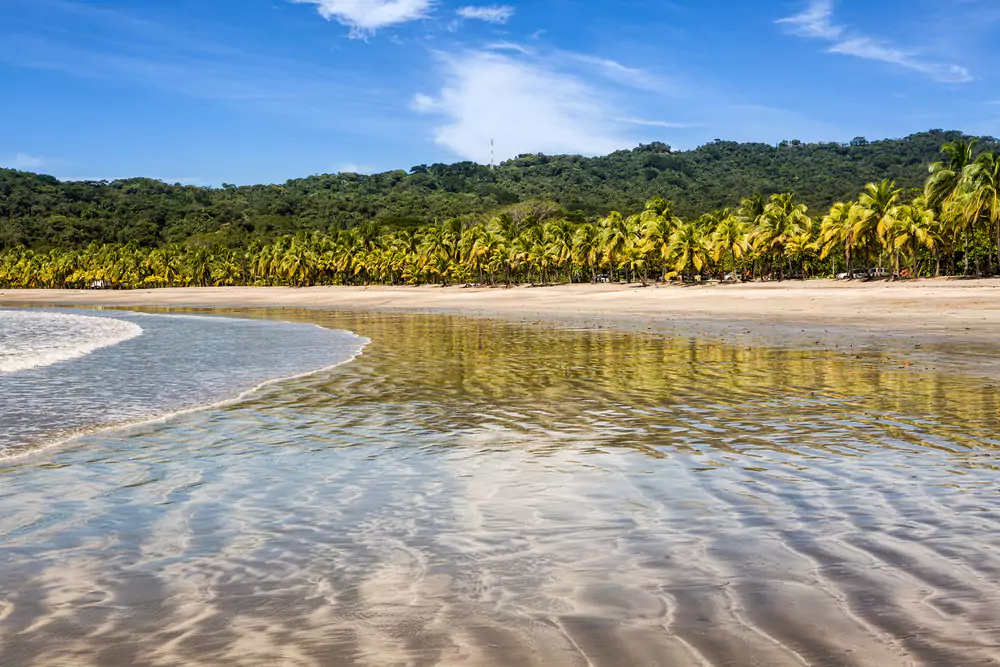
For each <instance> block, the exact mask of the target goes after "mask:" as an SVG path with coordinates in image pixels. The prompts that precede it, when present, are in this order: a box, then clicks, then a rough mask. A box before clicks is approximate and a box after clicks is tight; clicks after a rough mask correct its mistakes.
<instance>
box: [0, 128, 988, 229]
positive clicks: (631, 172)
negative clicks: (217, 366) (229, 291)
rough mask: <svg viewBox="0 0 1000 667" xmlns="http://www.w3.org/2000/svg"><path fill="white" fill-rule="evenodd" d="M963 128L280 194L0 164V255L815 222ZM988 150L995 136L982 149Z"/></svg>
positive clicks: (340, 183) (550, 159) (922, 161)
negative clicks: (645, 217)
mask: <svg viewBox="0 0 1000 667" xmlns="http://www.w3.org/2000/svg"><path fill="white" fill-rule="evenodd" d="M963 136H965V135H963V134H962V133H961V132H945V131H941V130H934V131H931V132H924V133H920V134H914V135H911V136H909V137H906V138H905V139H887V140H883V141H874V142H870V143H869V142H867V141H865V140H863V139H860V138H858V139H855V140H854V141H852V142H850V143H849V144H846V145H845V144H838V143H826V144H802V143H798V142H787V143H782V144H781V145H779V146H770V145H767V144H752V143H751V144H739V143H734V142H725V141H716V142H713V143H710V144H707V145H705V146H701V147H700V148H697V149H694V150H691V151H683V152H672V151H671V150H670V147H669V146H667V145H666V144H662V143H653V144H648V145H642V146H639V147H638V148H636V149H633V150H627V151H617V152H615V153H612V154H611V155H608V156H604V157H596V158H585V157H579V156H569V155H559V156H547V155H524V156H520V157H518V158H517V159H514V160H509V161H507V162H505V163H503V164H501V165H500V166H498V167H497V168H496V170H495V171H492V172H491V171H490V169H489V167H484V166H482V165H477V164H474V163H471V162H460V163H458V164H453V165H444V164H434V165H419V166H416V167H413V168H411V169H410V170H409V172H407V171H402V170H400V171H390V172H385V173H382V174H375V175H372V176H364V175H358V174H346V173H344V174H327V175H321V176H310V177H308V178H302V179H296V180H291V181H288V182H287V183H285V184H283V185H253V186H241V187H236V186H231V185H224V186H223V187H221V188H201V187H194V186H181V185H169V184H165V183H162V182H160V181H155V180H150V179H144V178H134V179H126V180H118V181H111V182H60V181H58V180H56V179H55V178H52V177H50V176H42V175H36V174H31V173H27V172H20V171H14V170H9V169H0V248H4V247H12V246H16V245H27V246H32V247H39V248H44V247H51V246H80V245H84V244H87V243H90V242H91V241H97V242H100V243H127V242H132V241H134V242H136V243H138V244H139V245H143V246H153V245H161V244H163V243H170V242H180V241H185V240H189V239H191V238H192V237H195V238H194V239H193V240H195V241H196V242H205V243H216V242H217V243H222V244H225V245H231V246H236V245H242V244H246V243H248V242H250V241H251V239H252V238H254V237H256V238H259V239H261V240H268V239H270V238H273V237H275V236H278V235H282V234H288V233H294V232H297V231H300V230H313V229H319V230H324V231H328V230H330V229H337V228H349V227H353V226H355V225H358V224H362V223H365V222H370V221H372V222H376V223H379V224H381V225H383V226H394V227H402V226H411V225H418V224H424V223H427V222H433V221H435V220H439V221H443V220H446V219H449V218H455V217H461V216H466V215H470V214H472V215H475V214H482V213H487V212H489V211H491V210H494V209H496V208H498V207H500V206H503V205H505V204H510V203H513V202H517V201H522V200H526V199H546V200H553V201H555V202H558V203H559V204H560V205H561V206H562V207H563V208H565V209H566V210H567V211H568V212H569V215H570V217H571V218H576V219H588V218H595V217H597V216H600V215H603V214H605V213H607V212H608V211H610V210H620V211H624V212H629V211H635V210H637V209H641V207H642V204H643V202H645V201H646V200H648V199H649V198H651V197H652V196H654V195H659V196H662V197H665V198H667V199H672V200H674V202H675V204H676V206H675V211H676V212H677V213H678V214H680V215H682V216H696V215H700V214H701V213H704V212H706V211H710V210H712V209H716V208H721V207H724V206H734V205H736V204H737V203H738V202H739V201H740V199H741V198H743V197H745V196H748V195H750V194H754V193H761V194H770V193H774V192H786V191H790V192H794V193H795V194H796V195H797V197H798V198H799V199H800V200H801V201H802V202H804V203H806V204H808V205H809V207H810V209H812V210H813V211H814V212H815V213H817V214H818V213H820V212H823V211H824V210H825V209H826V208H828V207H829V206H830V205H831V204H832V203H833V202H834V201H837V200H842V199H850V198H853V197H856V196H857V194H858V191H860V190H861V189H862V188H863V187H864V185H865V184H866V183H869V182H872V181H880V180H882V179H884V178H891V179H894V180H895V181H896V184H897V185H898V186H900V187H904V188H911V187H912V188H917V187H921V186H922V185H923V183H924V180H925V178H926V176H927V166H928V164H929V163H930V162H932V161H934V160H937V159H940V153H939V151H940V148H941V145H942V144H943V143H945V142H947V141H951V140H954V139H958V138H961V137H963ZM978 146H979V150H994V149H995V148H996V140H995V139H993V138H984V139H981V140H980V143H979V145H978Z"/></svg>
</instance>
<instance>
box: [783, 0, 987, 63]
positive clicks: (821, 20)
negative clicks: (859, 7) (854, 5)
mask: <svg viewBox="0 0 1000 667" xmlns="http://www.w3.org/2000/svg"><path fill="white" fill-rule="evenodd" d="M834 5H835V0H810V3H809V6H808V7H807V8H806V9H805V11H803V12H802V13H801V14H797V15H795V16H790V17H788V18H783V19H779V20H778V21H777V23H780V24H784V25H787V26H788V29H789V31H790V32H791V33H792V34H795V35H799V36H801V37H809V38H813V39H822V40H825V41H827V42H830V43H831V45H830V48H829V49H828V50H829V52H830V53H839V54H842V55H847V56H855V57H857V58H865V59H867V60H878V61H881V62H886V63H892V64H894V65H899V66H901V67H905V68H907V69H911V70H914V71H916V72H921V73H923V74H927V75H929V76H931V77H932V78H934V79H936V80H938V81H942V82H945V83H967V82H969V81H972V75H971V74H970V72H969V70H968V69H966V68H965V67H962V66H961V65H955V64H952V63H945V62H936V61H932V60H924V59H923V58H921V57H919V55H918V54H916V53H913V52H910V51H904V50H902V49H899V48H896V47H894V46H891V45H889V44H886V43H885V42H882V41H880V40H878V39H875V38H873V37H868V36H866V35H860V34H850V33H849V31H848V28H847V27H846V26H843V25H837V24H836V23H834V21H833V9H834Z"/></svg>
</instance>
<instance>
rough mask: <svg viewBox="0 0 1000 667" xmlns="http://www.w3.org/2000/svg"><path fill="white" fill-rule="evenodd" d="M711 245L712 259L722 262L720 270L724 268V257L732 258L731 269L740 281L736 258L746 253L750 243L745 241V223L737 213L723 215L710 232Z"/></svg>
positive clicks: (741, 257)
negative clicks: (712, 249) (712, 250)
mask: <svg viewBox="0 0 1000 667" xmlns="http://www.w3.org/2000/svg"><path fill="white" fill-rule="evenodd" d="M712 247H713V248H714V250H715V253H714V256H713V259H714V260H715V261H717V262H720V261H721V262H722V270H723V271H725V270H726V257H727V256H728V257H729V258H730V259H731V260H732V265H731V266H732V270H733V272H734V273H735V274H736V275H737V282H740V281H742V278H741V277H740V275H739V267H737V266H736V262H737V261H738V260H742V259H743V257H744V256H745V255H746V253H747V250H748V249H749V247H750V244H749V243H748V242H747V223H746V222H745V220H744V218H743V217H742V216H740V215H738V214H728V215H725V216H723V217H722V218H721V219H720V220H719V221H718V223H717V224H716V226H715V230H714V231H713V232H712Z"/></svg>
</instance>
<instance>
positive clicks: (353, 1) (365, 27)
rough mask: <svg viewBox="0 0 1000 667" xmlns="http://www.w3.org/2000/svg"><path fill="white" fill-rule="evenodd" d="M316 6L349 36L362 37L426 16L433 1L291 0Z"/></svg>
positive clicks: (324, 16) (323, 15)
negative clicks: (348, 30)
mask: <svg viewBox="0 0 1000 667" xmlns="http://www.w3.org/2000/svg"><path fill="white" fill-rule="evenodd" d="M290 1H291V2H295V3H299V4H310V5H317V8H318V10H319V13H320V15H321V16H322V17H323V18H325V19H326V20H328V21H331V20H336V21H338V22H340V23H341V24H343V25H346V26H348V27H349V28H350V29H351V36H353V37H363V36H365V35H370V34H372V33H374V32H375V31H376V30H378V29H379V28H385V27H387V26H391V25H399V24H401V23H408V22H410V21H415V20H417V19H422V18H425V17H426V16H427V15H428V13H429V12H430V10H431V8H432V7H433V6H434V0H290Z"/></svg>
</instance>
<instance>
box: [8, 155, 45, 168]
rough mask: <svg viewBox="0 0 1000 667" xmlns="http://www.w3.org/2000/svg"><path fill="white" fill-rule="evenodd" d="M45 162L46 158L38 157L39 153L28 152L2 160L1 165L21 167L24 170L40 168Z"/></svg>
mask: <svg viewBox="0 0 1000 667" xmlns="http://www.w3.org/2000/svg"><path fill="white" fill-rule="evenodd" d="M44 164H45V158H41V157H38V156H37V155H28V154H27V153H17V154H16V155H14V156H13V157H10V158H7V159H3V160H0V165H3V166H5V167H8V168H10V169H20V170H22V171H23V170H30V169H38V168H39V167H41V166H43V165H44Z"/></svg>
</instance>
